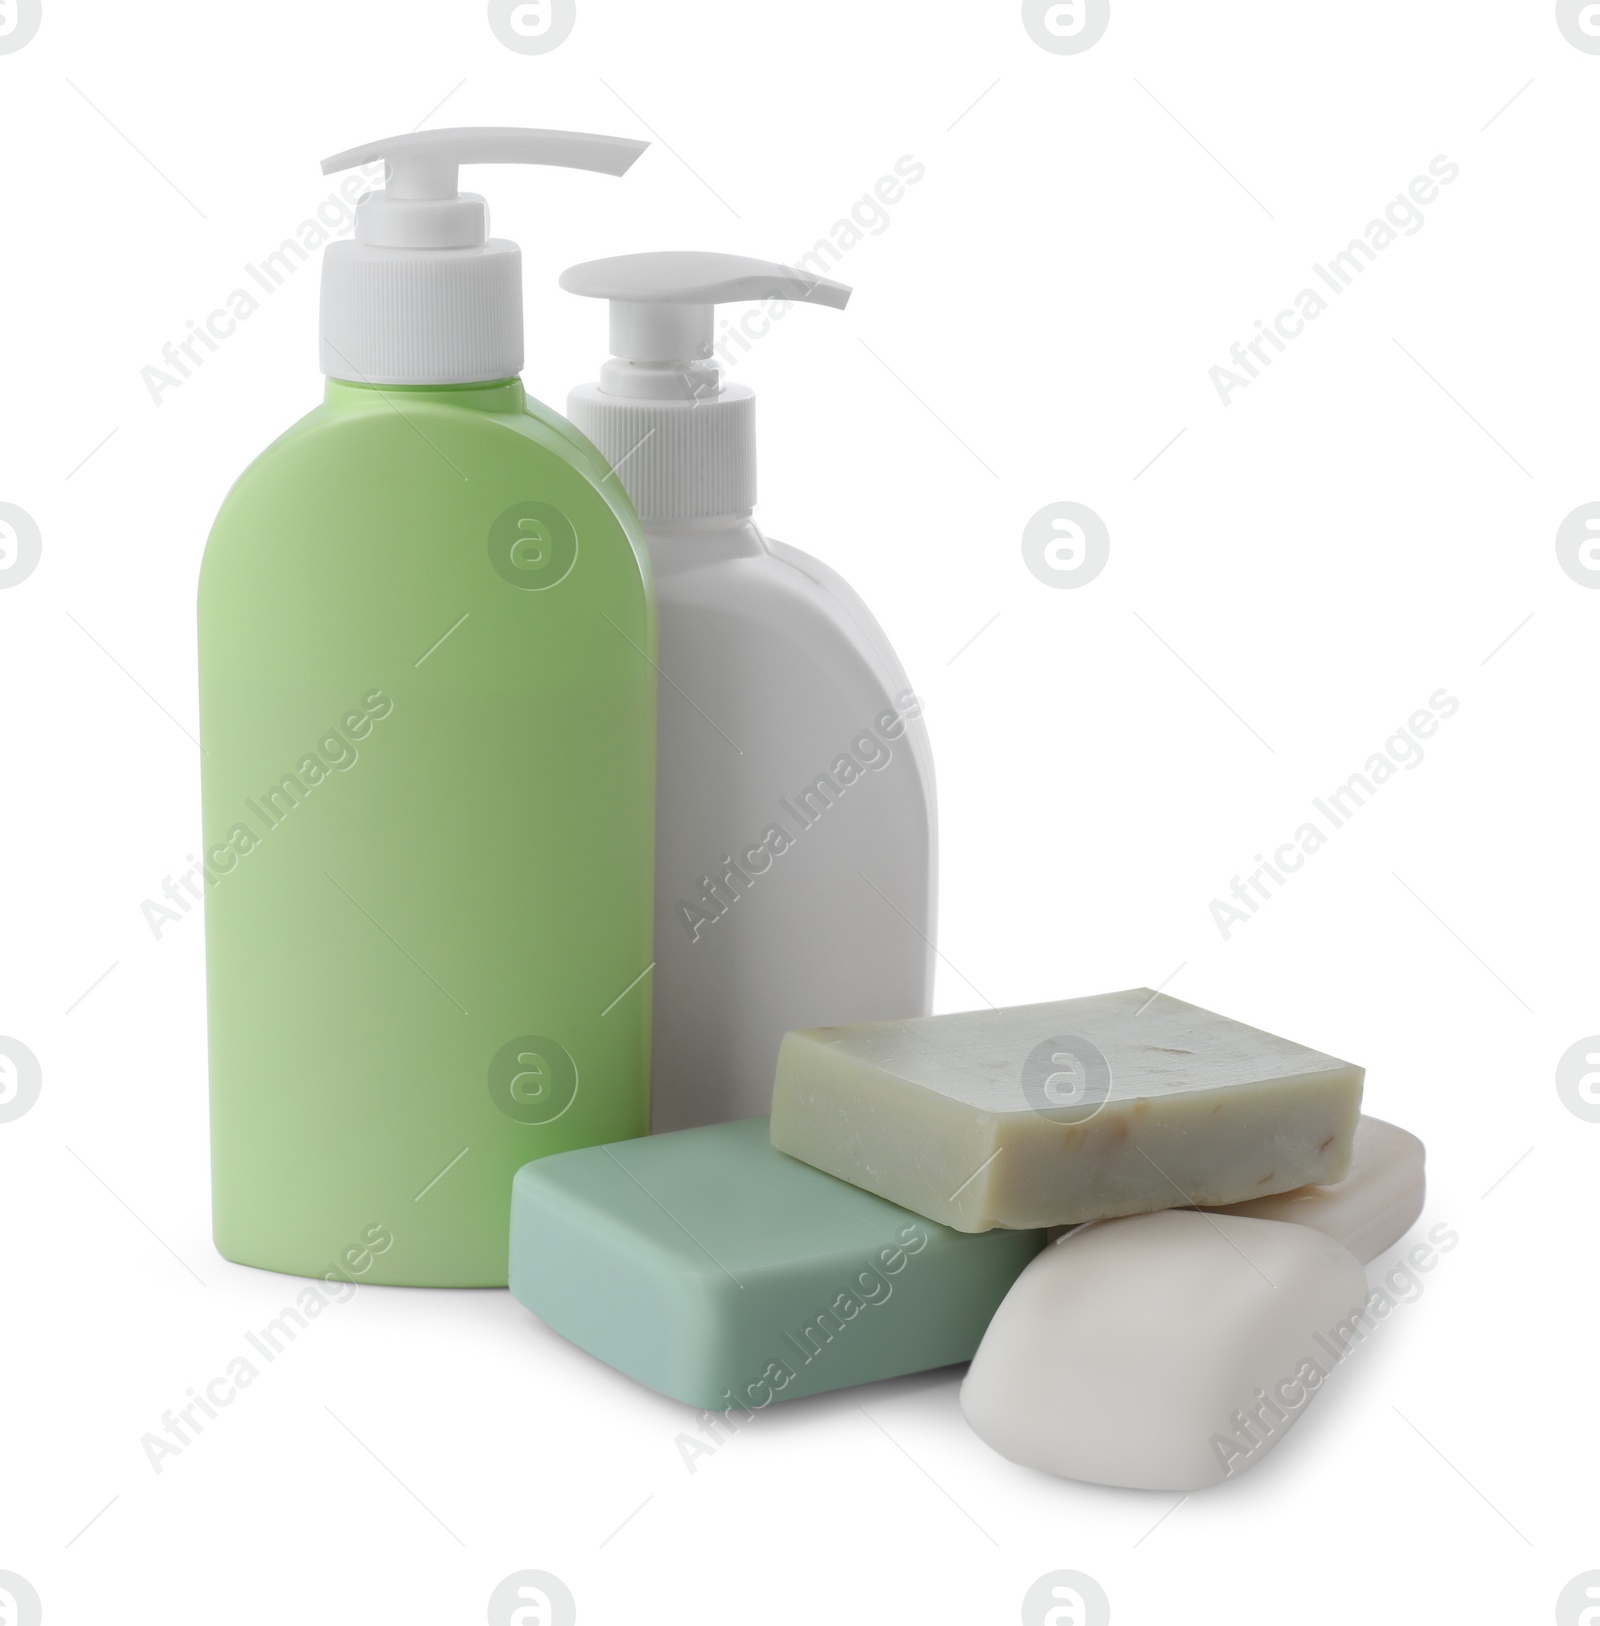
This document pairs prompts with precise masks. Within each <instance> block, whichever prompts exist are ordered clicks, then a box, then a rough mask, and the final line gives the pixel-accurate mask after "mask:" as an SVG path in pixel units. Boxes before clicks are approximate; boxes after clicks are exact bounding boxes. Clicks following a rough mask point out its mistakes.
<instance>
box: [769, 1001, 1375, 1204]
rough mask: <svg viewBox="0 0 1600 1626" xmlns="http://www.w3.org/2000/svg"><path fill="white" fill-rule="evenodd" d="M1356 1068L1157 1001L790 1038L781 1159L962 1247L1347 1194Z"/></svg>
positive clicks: (779, 1127)
mask: <svg viewBox="0 0 1600 1626" xmlns="http://www.w3.org/2000/svg"><path fill="white" fill-rule="evenodd" d="M1363 1077H1364V1073H1363V1070H1362V1069H1361V1068H1360V1067H1354V1066H1352V1065H1351V1064H1350V1063H1349V1062H1346V1061H1339V1060H1337V1059H1336V1058H1335V1057H1333V1056H1325V1055H1323V1054H1322V1053H1321V1052H1320V1051H1316V1050H1307V1049H1306V1048H1305V1047H1304V1046H1302V1045H1297V1044H1292V1043H1291V1042H1290V1041H1289V1040H1287V1039H1279V1038H1276V1037H1274V1036H1273V1035H1272V1034H1270V1033H1262V1032H1260V1031H1258V1030H1257V1029H1255V1028H1250V1027H1246V1026H1244V1024H1243V1023H1240V1022H1233V1021H1230V1020H1229V1019H1228V1018H1227V1017H1225V1016H1216V1015H1214V1014H1213V1013H1212V1012H1210V1011H1203V1010H1201V1009H1199V1008H1198V1007H1197V1006H1194V1005H1186V1004H1185V1003H1184V1002H1183V1001H1182V1000H1178V999H1170V998H1168V997H1167V996H1166V995H1165V994H1157V993H1152V992H1151V991H1150V990H1149V989H1147V988H1133V989H1129V990H1127V991H1125V992H1123V993H1116V994H1099V995H1096V996H1094V997H1093V998H1089V999H1065V1000H1059V1001H1057V1002H1055V1003H1053V1004H1048V1005H1021V1006H1016V1007H1014V1008H1012V1009H1010V1010H992V1011H969V1012H966V1013H964V1014H961V1015H955V1016H923V1017H914V1018H912V1019H910V1020H907V1021H901V1022H864V1023H857V1024H855V1025H854V1026H850V1027H832V1028H810V1029H807V1030H804V1031H801V1032H797V1033H789V1034H786V1035H785V1036H784V1040H783V1045H782V1048H781V1049H780V1050H779V1052H778V1073H777V1079H776V1082H775V1084H774V1087H773V1096H772V1143H773V1145H774V1146H776V1147H778V1148H779V1150H780V1151H784V1152H788V1153H789V1154H790V1155H791V1156H792V1157H798V1158H803V1159H804V1160H805V1161H806V1162H807V1163H811V1164H814V1165H815V1166H816V1167H817V1168H819V1169H825V1170H826V1171H827V1172H828V1173H829V1174H834V1175H837V1176H838V1177H839V1178H840V1179H842V1180H849V1181H851V1182H852V1183H853V1184H855V1185H858V1186H861V1187H862V1188H863V1189H864V1190H867V1191H873V1192H876V1193H877V1194H878V1195H879V1196H880V1197H886V1198H888V1199H889V1201H890V1202H895V1203H899V1204H900V1205H901V1206H902V1207H904V1208H909V1209H912V1210H913V1211H914V1212H916V1213H918V1214H922V1215H925V1216H926V1217H927V1218H928V1219H932V1220H937V1221H939V1222H940V1223H941V1224H944V1225H950V1226H953V1227H954V1228H955V1229H956V1230H958V1231H986V1230H989V1229H991V1228H992V1227H994V1226H1008V1227H1011V1228H1013V1229H1017V1230H1021V1229H1028V1228H1033V1227H1036V1226H1052V1225H1070V1224H1074V1223H1076V1222H1078V1221H1082V1220H1091V1219H1104V1218H1110V1217H1113V1216H1117V1215H1123V1214H1141V1213H1149V1212H1152V1211H1153V1210H1156V1209H1163V1208H1174V1207H1189V1206H1198V1207H1221V1206H1223V1205H1224V1204H1227V1203H1235V1202H1242V1201H1244V1200H1245V1199H1247V1198H1251V1197H1260V1196H1265V1195H1268V1194H1269V1193H1272V1192H1278V1191H1292V1190H1294V1188H1295V1187H1297V1186H1304V1185H1309V1184H1312V1183H1317V1184H1327V1183H1328V1182H1330V1181H1335V1180H1339V1179H1342V1178H1343V1177H1344V1174H1345V1172H1346V1170H1347V1168H1348V1166H1349V1161H1350V1144H1351V1137H1352V1135H1353V1134H1354V1132H1355V1126H1356V1119H1357V1117H1358V1116H1359V1115H1360V1110H1361V1085H1362V1079H1363Z"/></svg>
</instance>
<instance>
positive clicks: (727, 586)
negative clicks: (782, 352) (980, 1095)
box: [561, 253, 935, 1132]
mask: <svg viewBox="0 0 1600 1626" xmlns="http://www.w3.org/2000/svg"><path fill="white" fill-rule="evenodd" d="M561 286H562V287H563V288H565V289H566V290H567V291H568V292H570V293H575V294H583V295H587V296H589V297H591V298H599V299H608V300H610V301H611V351H612V359H611V360H610V361H608V362H606V364H605V366H604V367H603V369H602V371H601V376H600V381H599V382H598V383H597V384H586V385H581V386H579V387H578V388H577V389H575V390H574V391H573V392H572V394H571V397H570V399H569V402H568V407H567V413H568V417H569V418H570V419H571V420H572V422H573V423H575V424H576V425H577V426H578V427H579V428H580V429H581V430H583V431H584V433H585V434H587V435H588V436H589V438H590V439H591V440H592V441H594V443H595V444H596V445H597V446H598V447H599V448H600V450H601V452H602V453H604V455H605V456H606V458H607V460H608V461H609V462H610V463H611V465H612V467H613V468H614V469H615V470H616V471H617V476H618V478H619V479H620V480H621V481H622V483H623V485H624V487H625V488H626V490H627V492H628V494H629V496H631V497H632V499H633V502H634V505H635V507H636V508H637V509H638V511H639V517H640V519H641V520H642V521H643V523H644V529H645V537H646V541H647V543H648V545H649V550H650V559H651V564H652V566H653V568H654V573H655V582H656V593H657V599H658V603H659V609H660V652H659V653H660V674H661V678H662V683H661V685H660V688H659V701H658V705H659V730H658V760H657V799H656V808H657V813H656V820H657V834H656V878H655V889H656V924H655V969H654V1040H653V1049H652V1068H651V1100H652V1113H651V1120H652V1127H653V1128H654V1129H655V1130H656V1131H657V1132H660V1131H662V1130H671V1129H687V1128H692V1127H695V1126H697V1125H700V1124H706V1123H717V1122H722V1121H725V1120H728V1119H731V1118H740V1117H747V1116H752V1115H756V1114H760V1113H764V1112H766V1111H767V1110H768V1108H769V1106H770V1103H771V1097H772V1079H773V1070H774V1066H775V1064H776V1061H777V1053H778V1042H779V1040H780V1039H781V1037H782V1036H783V1034H784V1033H785V1032H786V1031H787V1030H789V1029H790V1028H801V1027H817V1026H822V1025H825V1024H834V1023H842V1022H856V1021H871V1020H877V1019H882V1020H889V1019H893V1018H897V1017H904V1016H913V1015H922V1014H925V1013H926V1012H927V1011H928V1009H929V1004H930V1000H931V997H932V988H933V953H934V951H933V938H934V931H935V923H934V922H935V819H934V789H933V764H932V756H931V753H930V751H929V748H928V741H927V734H926V730H925V728H924V726H923V723H922V721H921V705H920V702H919V701H918V699H917V697H916V695H915V694H914V692H913V691H912V689H911V687H910V685H909V683H908V682H907V680H906V675H905V673H904V671H903V670H902V668H901V666H900V664H899V662H898V661H897V660H896V659H895V656H894V653H893V651H892V650H891V649H890V648H889V645H888V641H887V639H886V638H885V637H884V635H883V632H882V630H881V629H880V628H879V626H878V624H877V622H876V621H875V620H874V619H873V617H872V614H871V612H870V611H869V610H868V609H867V607H866V605H865V604H864V603H862V601H861V599H860V598H859V597H858V596H857V595H856V593H855V592H854V591H853V590H852V589H851V588H850V587H849V586H848V585H847V584H846V583H845V582H844V580H843V579H842V578H841V577H840V576H839V575H837V574H836V573H835V572H834V571H833V570H831V569H829V568H828V567H827V566H826V565H824V564H821V563H819V562H818V561H817V560H815V559H813V558H811V557H810V556H809V555H807V554H804V553H801V552H800V551H799V550H798V549H796V548H790V547H786V546H784V545H783V544H782V543H777V542H769V541H768V540H767V539H766V538H765V537H763V536H762V534H761V532H760V531H759V530H757V528H756V525H755V522H754V520H753V518H752V511H753V509H754V506H755V497H756V481H755V398H754V395H753V393H752V392H751V390H750V389H749V388H748V387H747V386H745V385H743V384H739V383H732V382H726V381H724V380H723V379H722V378H721V376H720V373H719V370H718V368H717V365H716V361H715V359H714V356H713V350H712V337H713V319H714V312H715V307H716V306H717V305H718V304H722V303H725V302H730V301H742V300H770V301H779V302H782V303H781V304H779V305H774V306H773V308H772V314H774V315H777V314H780V313H781V312H783V311H784V310H785V309H786V308H787V306H789V305H790V304H811V305H826V306H831V307H833V308H834V309H839V308H842V307H843V305H844V304H845V302H846V301H847V300H848V299H849V297H850V290H849V289H848V288H846V287H844V286H842V285H841V284H839V283H836V282H830V281H828V280H827V279H825V278H817V277H812V276H808V275H805V274H803V273H801V272H799V271H796V270H793V269H790V268H788V267H785V266H781V265H775V264H770V263H767V262H765V261H761V260H751V259H745V258H743V257H740V256H737V255H729V254H693V253H663V254H631V255H624V256H622V257H620V258H616V259H607V260H595V261H591V262H590V263H588V264H585V265H579V266H574V267H572V268H571V269H570V270H568V271H567V272H566V273H565V274H564V275H563V276H562V278H561Z"/></svg>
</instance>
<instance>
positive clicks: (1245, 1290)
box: [961, 1209, 1367, 1491]
mask: <svg viewBox="0 0 1600 1626" xmlns="http://www.w3.org/2000/svg"><path fill="white" fill-rule="evenodd" d="M1366 1298H1367V1279H1366V1275H1365V1273H1364V1272H1363V1270H1362V1269H1361V1266H1360V1265H1359V1264H1358V1263H1357V1261H1356V1259H1355V1256H1354V1255H1353V1254H1351V1253H1350V1252H1349V1250H1348V1249H1346V1248H1342V1247H1340V1246H1339V1244H1338V1243H1337V1242H1334V1241H1333V1240H1331V1239H1330V1238H1329V1237H1326V1236H1324V1235H1322V1233H1321V1232H1320V1231H1316V1230H1313V1229H1312V1228H1311V1227H1309V1226H1304V1225H1285V1224H1282V1223H1281V1222H1279V1221H1276V1220H1258V1219H1240V1218H1238V1217H1237V1216H1235V1215H1231V1214H1204V1213H1197V1212H1194V1211H1193V1210H1186V1209H1180V1210H1173V1211H1170V1212H1167V1213H1162V1214H1140V1215H1136V1216H1134V1217H1133V1218H1131V1219H1118V1220H1105V1221H1102V1222H1101V1223H1099V1224H1096V1225H1086V1226H1084V1227H1083V1228H1082V1229H1081V1230H1078V1231H1074V1232H1073V1233H1072V1234H1071V1235H1070V1236H1065V1237H1063V1238H1062V1239H1061V1240H1060V1241H1059V1242H1057V1243H1055V1244H1053V1245H1052V1246H1050V1247H1047V1248H1046V1249H1045V1250H1044V1252H1043V1253H1041V1254H1040V1255H1039V1256H1038V1258H1036V1259H1035V1260H1034V1261H1033V1262H1032V1263H1031V1264H1030V1265H1029V1266H1028V1268H1027V1269H1026V1270H1024V1271H1023V1273H1022V1274H1021V1275H1020V1276H1019V1277H1018V1278H1017V1280H1016V1282H1015V1283H1014V1284H1013V1286H1012V1288H1011V1291H1010V1292H1009V1293H1008V1294H1007V1295H1006V1297H1005V1300H1004V1301H1003V1302H1002V1304H1001V1306H1000V1308H999V1309H998V1310H997V1311H996V1312H995V1315H994V1319H993V1320H992V1321H991V1322H990V1323H989V1330H988V1331H987V1332H986V1333H985V1334H984V1338H983V1343H982V1344H981V1345H980V1346H979V1348H978V1353H977V1355H976V1356H974V1357H973V1361H972V1365H971V1367H970V1369H969V1370H968V1372H967V1376H966V1380H965V1382H964V1383H963V1384H962V1386H961V1409H962V1411H963V1413H965V1415H966V1419H967V1421H968V1422H969V1423H970V1424H971V1425H972V1427H973V1428H974V1429H975V1430H976V1431H977V1432H978V1434H979V1435H980V1436H982V1438H983V1439H984V1440H985V1441H986V1442H987V1443H988V1444H989V1445H991V1446H993V1447H994V1449H995V1450H996V1451H998V1452H999V1453H1000V1454H1001V1455H1002V1456H1004V1457H1009V1458H1010V1459H1011V1461H1013V1462H1017V1463H1021V1464H1022V1465H1023V1466H1024V1467H1028V1468H1038V1469H1041V1470H1042V1471H1043V1472H1045V1473H1049V1474H1056V1475H1058V1476H1060V1477H1061V1478H1064V1479H1082V1480H1087V1481H1089V1482H1090V1483H1092V1484H1096V1485H1123V1486H1129V1487H1131V1488H1133V1489H1136V1490H1164V1491H1190V1490H1199V1489H1200V1488H1201V1487H1203V1486H1206V1485H1215V1484H1217V1483H1219V1482H1220V1481H1222V1480H1224V1479H1231V1478H1234V1477H1236V1476H1237V1475H1238V1474H1239V1473H1241V1472H1242V1471H1243V1470H1244V1469H1246V1468H1249V1467H1252V1466H1253V1465H1254V1464H1255V1463H1257V1462H1259V1461H1260V1460H1261V1458H1262V1457H1263V1456H1265V1454H1266V1453H1267V1451H1268V1450H1270V1449H1271V1447H1272V1446H1274V1445H1275V1444H1277V1442H1278V1441H1279V1440H1280V1439H1281V1438H1282V1437H1283V1435H1284V1433H1285V1431H1286V1430H1287V1429H1288V1428H1289V1426H1290V1425H1291V1424H1292V1423H1293V1422H1294V1420H1295V1419H1296V1418H1297V1417H1298V1416H1299V1415H1300V1414H1301V1412H1303V1411H1304V1410H1305V1408H1306V1406H1307V1405H1308V1404H1309V1402H1310V1400H1311V1398H1312V1397H1313V1396H1314V1395H1315V1394H1316V1393H1317V1392H1318V1390H1319V1389H1320V1388H1321V1386H1322V1382H1323V1380H1324V1378H1325V1377H1326V1376H1327V1374H1328V1373H1329V1372H1331V1371H1332V1370H1333V1368H1334V1367H1335V1366H1336V1365H1338V1363H1339V1360H1340V1358H1341V1354H1340V1351H1341V1347H1342V1345H1344V1344H1345V1343H1347V1342H1349V1341H1351V1340H1352V1339H1354V1338H1355V1337H1356V1334H1355V1333H1354V1332H1353V1331H1352V1328H1353V1326H1354V1323H1353V1322H1352V1320H1351V1318H1352V1317H1353V1316H1355V1315H1356V1314H1357V1313H1358V1312H1360V1311H1361V1310H1362V1309H1363V1307H1364V1306H1365V1303H1366Z"/></svg>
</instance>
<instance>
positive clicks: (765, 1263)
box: [511, 1118, 1044, 1410]
mask: <svg viewBox="0 0 1600 1626" xmlns="http://www.w3.org/2000/svg"><path fill="white" fill-rule="evenodd" d="M1043 1245H1044V1232H1043V1231H1003V1230H994V1231H984V1232H980V1233H977V1234H969V1233H965V1232H961V1231H953V1230H951V1229H949V1228H948V1227H947V1226H944V1225H938V1224H936V1223H934V1222H933V1221H932V1220H926V1219H923V1218H922V1217H921V1216H920V1215H917V1214H913V1213H911V1212H909V1211H908V1210H907V1209H904V1208H899V1207H897V1206H896V1205H895V1204H894V1203H891V1202H886V1201H885V1200H884V1199H883V1198H881V1197H874V1196H873V1195H872V1194H871V1193H870V1192H865V1191H861V1190H859V1189H857V1188H856V1187H855V1186H852V1185H848V1184H846V1182H844V1181H843V1180H836V1179H835V1178H834V1177H833V1176H832V1175H830V1174H824V1173H822V1172H821V1170H819V1169H814V1168H812V1167H811V1166H810V1165H809V1164H806V1163H801V1162H798V1161H797V1160H796V1159H794V1158H791V1157H787V1156H786V1155H785V1154H784V1153H782V1152H779V1151H775V1150H774V1149H773V1146H772V1143H771V1141H770V1139H769V1138H768V1128H767V1120H766V1119H765V1118H746V1119H743V1120H741V1121H740V1122H737V1123H727V1124H712V1125H709V1126H708V1127H706V1128H703V1129H685V1130H680V1131H678V1132H677V1133H675V1134H670V1135H651V1136H646V1137H645V1138H643V1139H640V1140H628V1141H618V1142H616V1143H614V1144H612V1145H610V1146H591V1147H586V1148H584V1149H582V1150H580V1151H573V1152H558V1153H555V1154H554V1155H552V1156H550V1157H542V1158H540V1159H538V1161H537V1162H533V1163H529V1164H528V1165H527V1166H526V1167H524V1168H522V1169H520V1170H519V1171H518V1172H517V1176H516V1180H515V1182H514V1184H513V1187H512V1196H511V1291H512V1292H513V1293H514V1294H515V1295H516V1297H517V1298H518V1299H520V1300H521V1302H522V1303H523V1304H525V1305H526V1306H527V1307H528V1308H529V1309H530V1310H532V1311H533V1313H534V1314H535V1315H536V1316H538V1317H539V1319H540V1320H541V1321H543V1322H544V1323H545V1324H546V1325H547V1326H549V1327H551V1328H553V1329H554V1330H555V1331H556V1332H559V1333H561V1334H562V1335H563V1336H564V1337H566V1338H568V1339H570V1340H571V1341H572V1342H573V1343H575V1344H576V1345H578V1347H579V1348H580V1349H585V1350H587V1351H588V1352H589V1353H590V1354H591V1355H595V1356H598V1357H599V1358H600V1359H601V1360H603V1361H605V1362H606V1363H607V1364H608V1365H611V1366H614V1367H615V1368H616V1369H617V1370H618V1371H619V1372H625V1373H626V1374H627V1375H628V1376H629V1377H631V1378H636V1379H637V1380H638V1381H639V1382H640V1383H644V1384H648V1385H649V1387H650V1388H652V1389H658V1390H660V1392H661V1393H662V1394H666V1395H671V1396H672V1397H673V1399H675V1400H681V1401H684V1402H685V1403H687V1404H688V1405H691V1406H699V1407H702V1408H705V1409H708V1410H727V1409H729V1408H731V1407H735V1406H739V1407H744V1408H747V1409H757V1408H760V1407H762V1406H766V1405H769V1404H770V1403H771V1402H773V1401H775V1400H794V1399H797V1398H798V1397H799V1396H801V1395H811V1394H820V1393H822V1392H823V1391H824V1390H829V1389H843V1388H845V1387H847V1386H848V1385H850V1384H854V1383H871V1382H873V1381H874V1380H876V1379H878V1378H892V1377H899V1376H902V1375H903V1374H905V1373H907V1372H922V1371H927V1370H929V1369H930V1368H933V1367H937V1366H949V1365H951V1364H953V1363H954V1362H957V1361H966V1360H970V1359H971V1358H972V1356H973V1354H974V1353H975V1352H976V1351H977V1348H978V1344H979V1341H980V1340H981V1339H982V1337H983V1334H984V1329H985V1328H986V1327H987V1326H988V1324H989V1318H990V1317H991V1316H992V1315H993V1314H994V1312H995V1310H996V1309H997V1308H998V1307H999V1304H1000V1301H1001V1299H1003V1298H1004V1297H1005V1295H1006V1291H1007V1289H1008V1288H1009V1287H1010V1286H1011V1284H1012V1282H1013V1281H1015V1280H1016V1278H1017V1277H1018V1275H1020V1274H1021V1272H1022V1269H1023V1267H1024V1266H1025V1265H1026V1264H1027V1263H1028V1261H1029V1260H1030V1259H1032V1258H1033V1256H1034V1255H1035V1254H1036V1253H1037V1252H1038V1251H1039V1249H1040V1248H1041V1247H1043Z"/></svg>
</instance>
